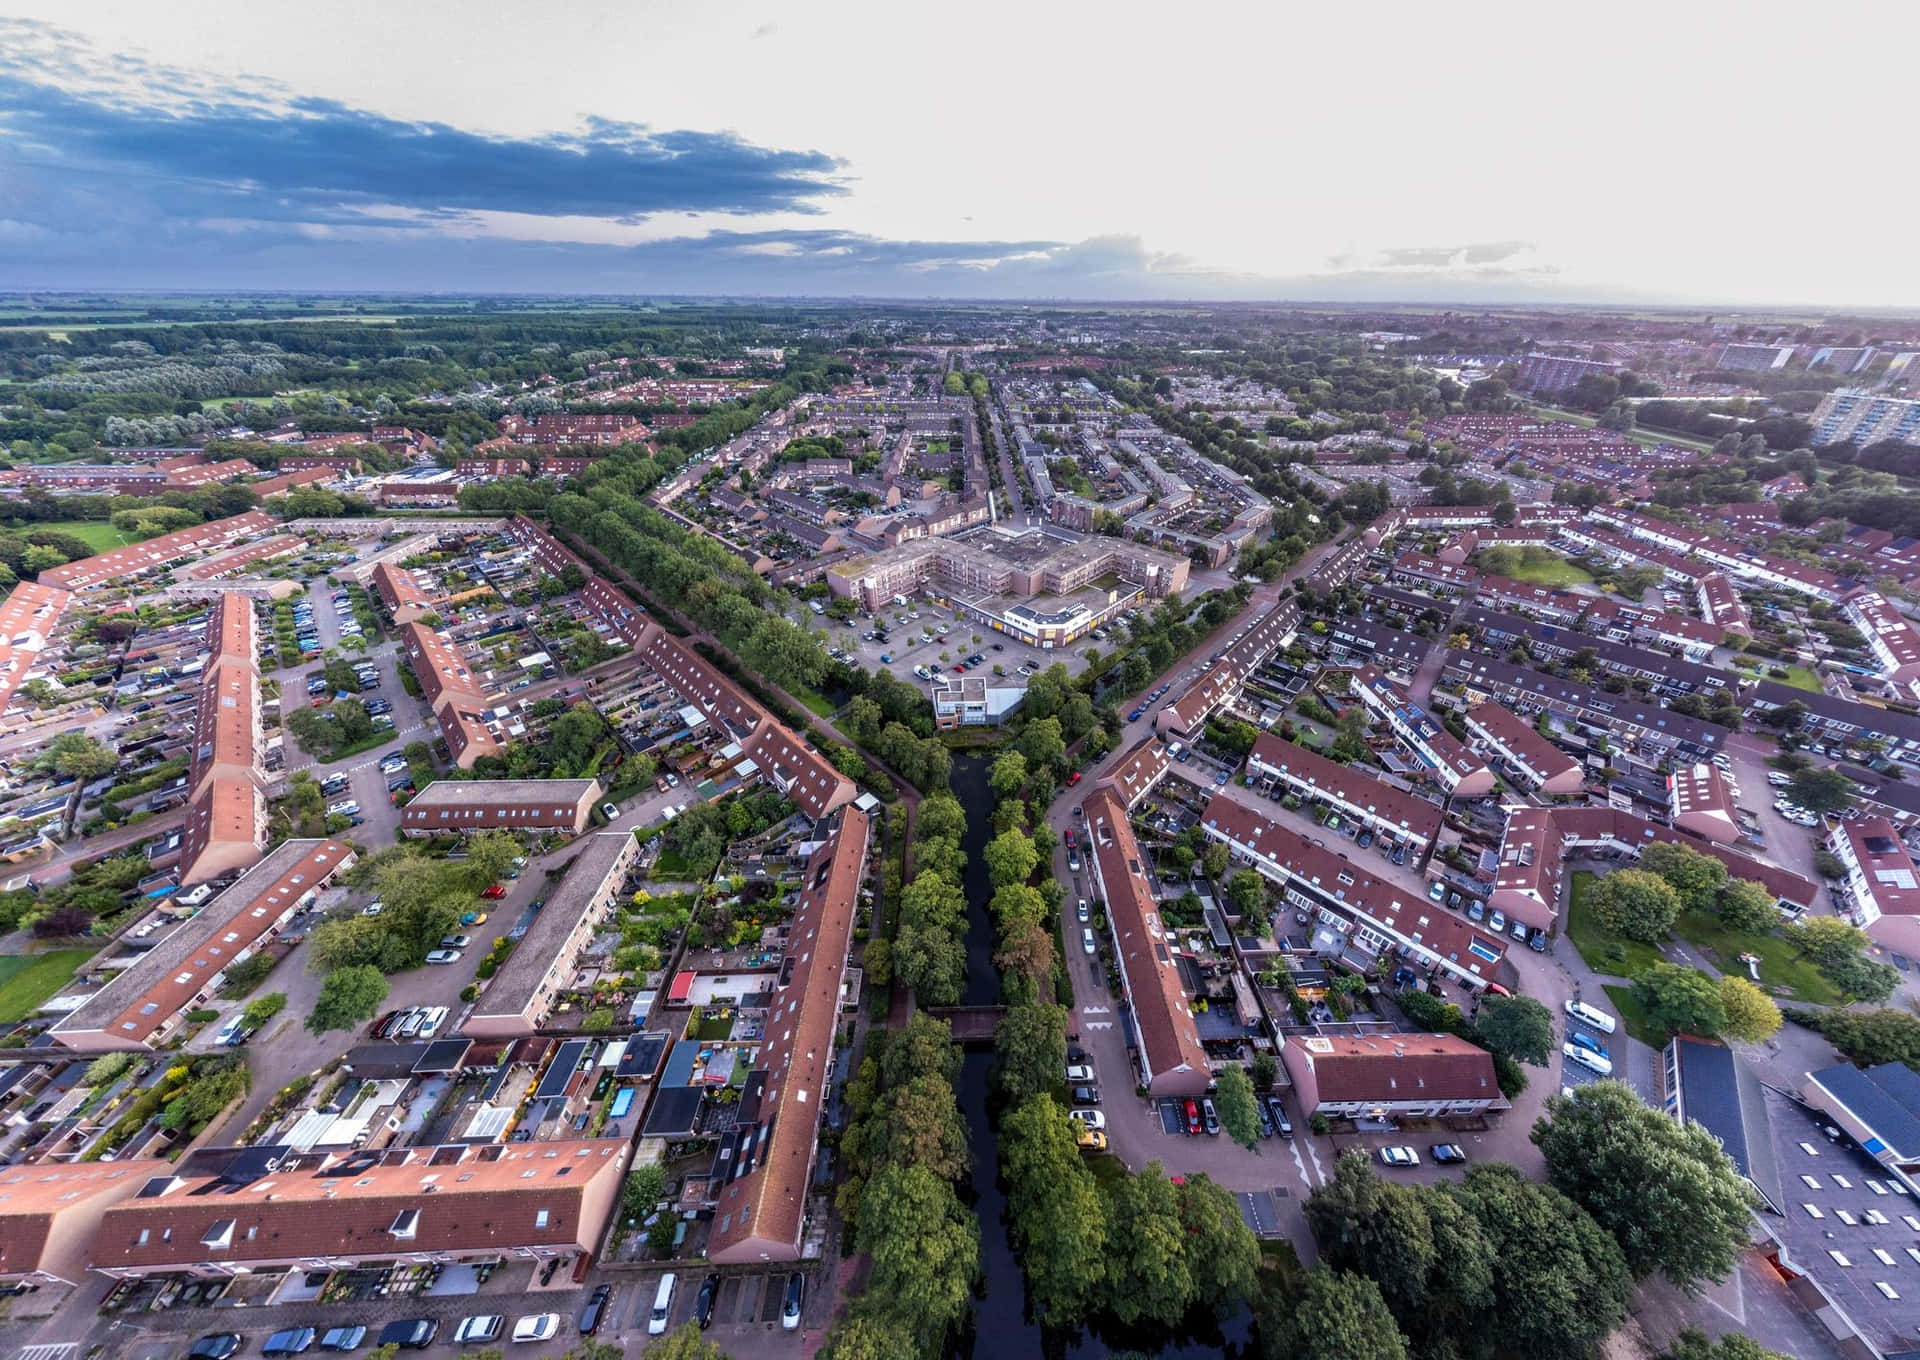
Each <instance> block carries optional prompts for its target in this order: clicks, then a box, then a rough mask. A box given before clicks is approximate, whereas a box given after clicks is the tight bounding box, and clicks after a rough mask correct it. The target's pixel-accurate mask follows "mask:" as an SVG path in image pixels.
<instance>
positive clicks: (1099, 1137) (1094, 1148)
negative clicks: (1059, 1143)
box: [1073, 1129, 1107, 1152]
mask: <svg viewBox="0 0 1920 1360" xmlns="http://www.w3.org/2000/svg"><path fill="white" fill-rule="evenodd" d="M1073 1141H1074V1142H1076V1143H1078V1144H1079V1145H1080V1148H1081V1150H1082V1151H1085V1152H1105V1151H1106V1150H1107V1135H1106V1134H1104V1133H1102V1132H1101V1131H1100V1130H1099V1129H1081V1130H1080V1132H1079V1133H1078V1134H1076V1135H1075V1136H1074V1140H1073Z"/></svg>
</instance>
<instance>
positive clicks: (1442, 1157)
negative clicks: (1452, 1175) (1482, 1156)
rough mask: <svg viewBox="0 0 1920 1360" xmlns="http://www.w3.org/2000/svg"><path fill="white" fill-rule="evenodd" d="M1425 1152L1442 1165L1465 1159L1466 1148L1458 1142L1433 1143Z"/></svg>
mask: <svg viewBox="0 0 1920 1360" xmlns="http://www.w3.org/2000/svg"><path fill="white" fill-rule="evenodd" d="M1427 1153H1428V1155H1429V1156H1431V1157H1432V1158H1433V1160H1434V1161H1436V1162H1438V1163H1439V1164H1440V1165H1442V1166H1453V1165H1455V1164H1457V1163H1460V1162H1464V1161H1466V1160H1467V1150H1466V1149H1465V1148H1463V1147H1461V1146H1460V1145H1459V1144H1458V1143H1435V1144H1434V1145H1433V1146H1432V1147H1430V1148H1428V1149H1427Z"/></svg>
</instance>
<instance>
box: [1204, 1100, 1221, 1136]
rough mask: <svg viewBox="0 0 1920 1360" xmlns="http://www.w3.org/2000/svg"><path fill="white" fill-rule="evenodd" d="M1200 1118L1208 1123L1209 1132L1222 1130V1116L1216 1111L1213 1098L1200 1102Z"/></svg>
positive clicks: (1213, 1132) (1215, 1132) (1214, 1132)
mask: <svg viewBox="0 0 1920 1360" xmlns="http://www.w3.org/2000/svg"><path fill="white" fill-rule="evenodd" d="M1200 1118H1201V1120H1202V1122H1204V1123H1205V1124H1206V1126H1207V1132H1208V1133H1209V1134H1217V1133H1219V1132H1220V1116H1219V1115H1218V1114H1216V1113H1215V1112H1214V1108H1213V1101H1212V1100H1210V1099H1209V1100H1203V1101H1201V1102H1200Z"/></svg>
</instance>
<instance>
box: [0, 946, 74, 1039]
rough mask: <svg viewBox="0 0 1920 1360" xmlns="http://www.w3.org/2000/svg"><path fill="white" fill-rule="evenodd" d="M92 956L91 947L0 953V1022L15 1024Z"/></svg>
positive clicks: (65, 982)
mask: <svg viewBox="0 0 1920 1360" xmlns="http://www.w3.org/2000/svg"><path fill="white" fill-rule="evenodd" d="M92 957H93V951H92V950H91V949H50V950H48V951H47V952H46V953H44V954H7V955H0V1025H12V1024H17V1023H19V1022H20V1021H22V1020H24V1019H26V1018H27V1017H28V1016H29V1015H32V1014H33V1013H34V1011H36V1010H38V1009H39V1008H40V1003H41V1002H43V1001H45V1000H46V999H47V998H48V997H50V996H52V995H53V994H54V993H55V992H57V991H59V990H60V989H61V988H62V987H64V986H66V985H67V982H68V980H69V979H71V978H72V977H73V973H74V970H75V969H76V968H78V967H79V966H80V965H81V964H83V963H85V962H86V961H87V960H88V959H90V958H92Z"/></svg>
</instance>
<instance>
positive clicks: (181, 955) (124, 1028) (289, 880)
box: [48, 840, 354, 1050]
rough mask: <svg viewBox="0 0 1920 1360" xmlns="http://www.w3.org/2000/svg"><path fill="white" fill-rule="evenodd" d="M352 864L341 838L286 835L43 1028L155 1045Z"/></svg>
mask: <svg viewBox="0 0 1920 1360" xmlns="http://www.w3.org/2000/svg"><path fill="white" fill-rule="evenodd" d="M353 863H354V853H353V847H352V846H350V845H347V844H345V843H344V842H341V841H334V840H302V841H283V842H282V843H281V844H280V845H279V846H278V847H277V848H276V849H275V850H274V851H273V853H272V854H270V855H268V856H267V857H266V858H265V859H263V860H261V861H260V862H259V863H258V864H256V865H254V866H253V867H252V868H251V869H249V870H248V871H247V872H246V873H244V874H242V875H241V876H240V878H239V880H238V881H237V882H235V883H234V884H233V885H232V886H231V887H229V888H227V889H226V890H224V891H223V892H220V893H219V894H217V895H216V896H214V897H213V898H212V899H211V900H210V901H209V902H208V903H207V904H206V905H205V906H204V907H202V908H201V909H200V911H199V913H198V914H197V915H195V916H194V917H193V918H192V919H191V920H189V921H186V922H183V923H182V924H181V925H179V926H177V927H175V928H174V930H173V931H172V933H170V934H169V935H167V936H166V937H165V938H164V939H162V940H161V941H160V943H159V944H158V945H156V946H155V947H154V948H152V949H151V950H149V951H147V952H146V953H145V954H142V955H141V956H140V958H139V961H138V962H136V963H135V964H134V965H133V966H132V967H130V968H128V969H127V970H126V971H124V972H122V973H121V974H119V976H117V977H115V978H114V979H113V980H112V981H111V982H109V983H107V985H106V986H104V987H102V988H101V989H100V990H99V991H97V992H95V993H93V995H91V996H89V997H88V998H87V999H86V1000H85V1001H84V1002H82V1003H81V1005H80V1006H79V1007H77V1008H76V1009H74V1010H72V1011H70V1012H69V1013H68V1014H67V1015H65V1016H64V1017H62V1018H61V1019H60V1020H59V1021H57V1022H56V1023H55V1024H54V1026H53V1028H52V1029H51V1030H50V1031H48V1032H49V1033H50V1034H51V1035H52V1036H53V1039H54V1040H55V1042H57V1043H61V1044H64V1045H66V1046H67V1047H68V1048H77V1049H83V1050H85V1049H103V1048H115V1049H141V1048H157V1047H159V1046H160V1045H162V1044H163V1043H165V1042H166V1040H167V1038H168V1036H169V1035H171V1034H172V1033H173V1031H174V1030H175V1029H176V1028H177V1027H178V1026H179V1025H180V1023H181V1022H182V1020H183V1019H184V1018H185V1016H186V1013H187V1012H188V1011H190V1010H192V1009H193V1008H194V1007H196V1006H198V1005H199V1004H200V1003H201V1002H203V1001H205V1000H206V999H207V998H208V997H210V996H212V995H213V993H214V992H215V991H216V990H218V988H219V986H220V984H221V981H222V980H223V979H224V978H225V976H226V970H227V969H229V968H231V967H232V966H233V965H234V964H236V963H239V962H240V961H241V960H243V959H245V958H247V957H249V956H250V955H252V954H254V953H256V952H258V951H259V950H260V949H261V948H262V947H264V946H265V945H267V944H269V943H271V942H272V940H273V939H274V937H275V936H277V935H278V934H279V933H280V931H281V930H282V929H283V928H284V927H285V926H286V924H287V923H288V922H289V921H291V920H292V919H293V917H294V915H295V913H297V912H298V911H299V910H300V909H301V908H302V907H305V906H308V905H310V904H311V903H312V902H313V901H314V899H315V898H316V897H317V896H318V895H319V893H320V890H321V889H322V888H324V887H325V886H326V885H327V883H328V882H330V881H331V880H332V879H333V877H334V876H335V875H336V874H339V873H341V872H343V871H344V870H346V869H348V868H350V867H351V866H352V865H353Z"/></svg>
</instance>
